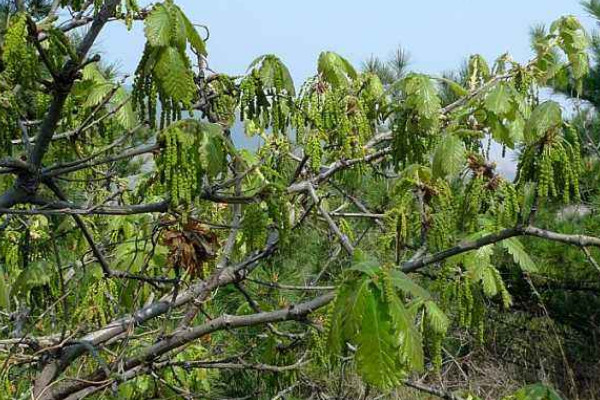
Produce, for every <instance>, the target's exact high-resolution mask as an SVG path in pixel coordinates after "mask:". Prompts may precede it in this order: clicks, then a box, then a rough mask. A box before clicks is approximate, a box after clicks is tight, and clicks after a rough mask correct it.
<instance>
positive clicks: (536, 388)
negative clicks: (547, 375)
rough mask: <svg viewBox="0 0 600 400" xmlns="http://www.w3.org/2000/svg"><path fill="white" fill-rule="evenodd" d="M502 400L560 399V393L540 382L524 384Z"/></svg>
mask: <svg viewBox="0 0 600 400" xmlns="http://www.w3.org/2000/svg"><path fill="white" fill-rule="evenodd" d="M504 400H562V398H561V397H560V395H559V394H558V393H557V392H556V391H555V390H554V389H552V388H551V387H549V386H546V385H544V384H542V383H536V384H533V385H528V386H525V387H523V388H521V389H519V390H517V391H516V392H515V393H514V394H513V395H511V396H508V397H505V398H504Z"/></svg>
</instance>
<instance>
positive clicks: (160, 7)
mask: <svg viewBox="0 0 600 400" xmlns="http://www.w3.org/2000/svg"><path fill="white" fill-rule="evenodd" d="M144 22H145V27H144V32H145V33H146V39H148V42H149V43H150V45H152V46H154V47H162V46H168V45H169V43H170V41H171V32H172V22H171V16H170V14H169V10H168V9H167V7H166V6H165V5H164V4H161V3H158V4H156V5H155V6H154V7H153V8H152V11H150V14H149V15H148V16H147V17H146V19H145V21H144Z"/></svg>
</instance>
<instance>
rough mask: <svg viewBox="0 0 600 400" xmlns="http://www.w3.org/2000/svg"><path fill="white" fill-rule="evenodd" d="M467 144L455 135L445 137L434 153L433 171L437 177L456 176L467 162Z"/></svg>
mask: <svg viewBox="0 0 600 400" xmlns="http://www.w3.org/2000/svg"><path fill="white" fill-rule="evenodd" d="M466 154H467V150H466V148H465V144H464V142H463V141H462V140H460V139H459V138H458V137H457V136H455V135H445V136H444V137H443V138H442V140H441V141H440V143H439V144H438V145H437V147H436V149H435V151H434V153H433V162H432V164H431V170H432V172H433V176H435V177H445V176H447V175H456V174H458V173H459V172H460V170H461V169H462V167H463V166H464V163H465V161H466Z"/></svg>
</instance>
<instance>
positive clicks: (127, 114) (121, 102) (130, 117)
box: [111, 87, 137, 130]
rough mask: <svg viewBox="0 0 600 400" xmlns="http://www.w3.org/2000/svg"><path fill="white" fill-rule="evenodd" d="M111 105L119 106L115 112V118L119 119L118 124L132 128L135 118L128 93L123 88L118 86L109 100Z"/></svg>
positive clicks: (135, 121)
mask: <svg viewBox="0 0 600 400" xmlns="http://www.w3.org/2000/svg"><path fill="white" fill-rule="evenodd" d="M111 105H112V107H113V108H117V107H118V108H119V109H118V110H117V111H116V113H115V118H116V119H117V121H119V124H121V126H123V128H125V129H127V130H129V129H133V127H134V126H135V124H136V123H137V118H136V116H135V113H134V112H133V107H132V105H131V99H130V96H129V93H127V91H126V90H125V88H123V87H119V88H118V89H117V91H116V92H115V94H114V96H113V98H112V100H111Z"/></svg>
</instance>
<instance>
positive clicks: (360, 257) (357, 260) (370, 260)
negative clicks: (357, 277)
mask: <svg viewBox="0 0 600 400" xmlns="http://www.w3.org/2000/svg"><path fill="white" fill-rule="evenodd" d="M353 261H354V262H353V263H352V266H351V267H350V270H351V271H357V272H361V273H364V274H366V275H368V276H370V277H371V278H373V277H375V276H376V275H377V274H378V273H379V270H380V267H381V266H380V263H379V261H378V260H377V259H376V258H374V257H371V256H369V255H366V254H364V253H362V252H361V251H360V250H359V249H357V250H356V251H355V253H354V260H353Z"/></svg>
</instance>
